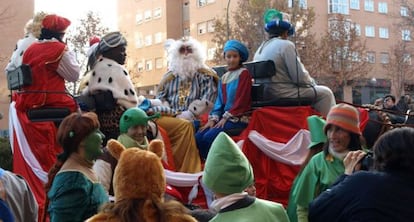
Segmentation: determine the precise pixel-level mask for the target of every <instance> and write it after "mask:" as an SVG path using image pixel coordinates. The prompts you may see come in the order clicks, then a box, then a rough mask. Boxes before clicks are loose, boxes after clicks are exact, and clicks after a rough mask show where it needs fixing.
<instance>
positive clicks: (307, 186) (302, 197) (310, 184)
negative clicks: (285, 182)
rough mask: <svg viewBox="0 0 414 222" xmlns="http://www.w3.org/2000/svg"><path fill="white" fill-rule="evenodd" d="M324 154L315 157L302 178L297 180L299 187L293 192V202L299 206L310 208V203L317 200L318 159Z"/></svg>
mask: <svg viewBox="0 0 414 222" xmlns="http://www.w3.org/2000/svg"><path fill="white" fill-rule="evenodd" d="M321 154H322V153H319V154H317V155H316V156H314V157H313V158H312V159H311V160H310V161H309V163H308V164H307V165H306V167H305V169H303V171H302V173H301V174H300V176H299V177H298V178H297V186H296V187H294V190H293V192H292V198H293V201H294V202H296V204H297V205H300V206H303V207H306V208H307V207H308V205H309V203H310V202H311V201H312V200H313V199H314V198H315V190H316V188H317V184H318V178H319V176H318V168H317V167H316V164H317V162H318V160H319V158H317V157H318V156H319V155H321Z"/></svg>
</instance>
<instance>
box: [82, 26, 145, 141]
mask: <svg viewBox="0 0 414 222" xmlns="http://www.w3.org/2000/svg"><path fill="white" fill-rule="evenodd" d="M126 46H127V40H126V39H125V37H124V36H123V35H122V34H121V33H120V32H118V31H116V32H110V33H107V34H106V35H104V36H103V37H102V38H101V39H100V41H99V43H98V45H97V46H96V47H95V49H94V50H93V52H91V55H90V56H89V58H88V64H89V65H90V71H89V73H88V74H87V75H86V78H89V79H86V80H84V81H85V85H87V87H85V88H84V89H83V90H82V94H83V95H98V94H101V95H102V93H104V92H110V93H111V96H110V97H111V98H109V99H105V101H102V104H96V109H95V112H96V113H97V115H98V118H99V122H100V123H101V130H102V132H103V133H104V134H105V136H106V139H105V141H104V143H105V142H106V140H109V139H116V138H117V137H118V136H119V135H120V132H119V119H120V118H121V116H122V113H124V112H125V110H127V109H129V108H132V107H137V103H138V97H137V92H136V91H135V87H134V84H133V83H132V80H131V77H130V75H129V73H128V71H127V70H126V69H125V67H124V66H123V65H124V64H125V60H126V56H127V54H126ZM104 104H105V105H104Z"/></svg>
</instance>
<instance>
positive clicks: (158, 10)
mask: <svg viewBox="0 0 414 222" xmlns="http://www.w3.org/2000/svg"><path fill="white" fill-rule="evenodd" d="M153 17H154V18H161V8H156V9H154V14H153Z"/></svg>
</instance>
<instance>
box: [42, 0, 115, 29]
mask: <svg viewBox="0 0 414 222" xmlns="http://www.w3.org/2000/svg"><path fill="white" fill-rule="evenodd" d="M38 11H44V12H47V13H54V14H58V15H61V16H64V17H66V18H68V19H69V20H71V22H72V25H71V26H73V24H76V23H77V21H78V20H79V19H81V18H84V17H85V15H86V13H87V12H88V11H93V12H95V13H97V14H98V15H99V16H100V17H101V19H102V23H103V25H105V26H107V27H108V28H109V30H111V31H112V30H114V31H115V30H117V22H116V17H117V10H116V0H35V12H38Z"/></svg>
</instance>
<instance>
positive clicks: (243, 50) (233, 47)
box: [223, 39, 249, 62]
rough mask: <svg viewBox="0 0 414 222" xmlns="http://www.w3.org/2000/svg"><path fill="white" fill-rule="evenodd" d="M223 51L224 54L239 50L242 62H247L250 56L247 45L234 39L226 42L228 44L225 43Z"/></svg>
mask: <svg viewBox="0 0 414 222" xmlns="http://www.w3.org/2000/svg"><path fill="white" fill-rule="evenodd" d="M223 51H224V54H226V52H228V51H237V52H238V53H239V55H240V58H241V61H240V62H246V61H247V59H248V58H249V50H247V47H246V46H245V45H244V44H243V43H241V42H239V41H237V40H234V39H233V40H229V41H227V42H226V44H224V49H223Z"/></svg>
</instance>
